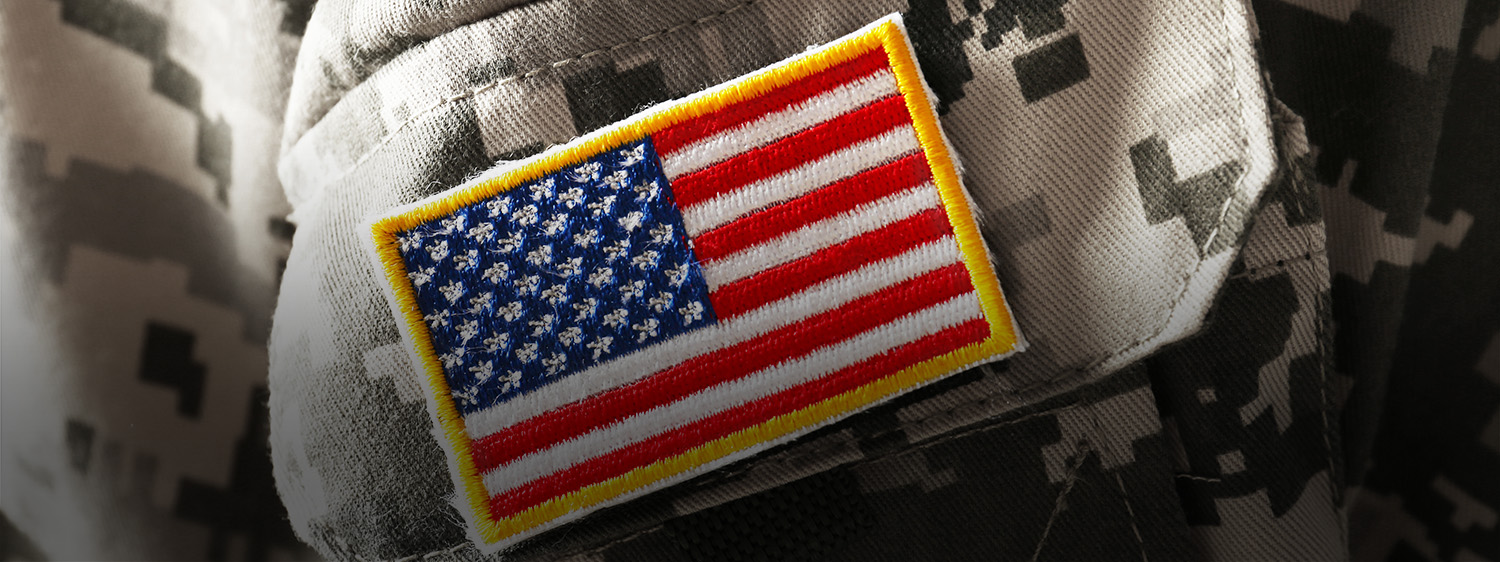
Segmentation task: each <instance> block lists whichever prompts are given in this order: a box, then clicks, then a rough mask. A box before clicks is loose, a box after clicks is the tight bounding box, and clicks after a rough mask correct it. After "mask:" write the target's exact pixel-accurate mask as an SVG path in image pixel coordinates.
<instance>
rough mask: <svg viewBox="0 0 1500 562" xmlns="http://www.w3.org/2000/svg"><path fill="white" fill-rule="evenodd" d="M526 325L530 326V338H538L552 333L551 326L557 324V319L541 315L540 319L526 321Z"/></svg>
mask: <svg viewBox="0 0 1500 562" xmlns="http://www.w3.org/2000/svg"><path fill="white" fill-rule="evenodd" d="M526 324H527V325H528V326H531V336H532V337H540V336H542V335H545V334H546V333H547V332H551V331H552V326H553V325H554V324H557V318H556V317H554V316H552V315H551V314H543V315H542V317H541V318H538V319H536V320H531V321H528V322H526Z"/></svg>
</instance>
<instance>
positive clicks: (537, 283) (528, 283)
mask: <svg viewBox="0 0 1500 562" xmlns="http://www.w3.org/2000/svg"><path fill="white" fill-rule="evenodd" d="M515 285H516V292H518V293H520V294H523V295H535V294H536V292H537V290H538V289H540V288H541V287H542V278H541V276H538V275H527V276H525V277H522V278H520V279H517V280H516V281H515Z"/></svg>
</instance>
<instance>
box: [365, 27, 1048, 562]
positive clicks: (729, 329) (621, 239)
mask: <svg viewBox="0 0 1500 562" xmlns="http://www.w3.org/2000/svg"><path fill="white" fill-rule="evenodd" d="M970 205H971V204H970V202H969V200H968V198H967V195H966V194H965V193H964V191H963V188H962V186H961V184H960V183H959V178H958V173H957V170H956V167H955V165H954V162H953V160H952V157H951V154H950V149H949V148H948V146H947V144H946V141H945V140H944V137H943V134H942V131H941V130H940V129H939V125H938V121H937V115H936V113H935V112H934V110H933V106H932V96H931V94H930V93H929V92H928V91H927V90H926V89H925V86H924V85H923V82H922V78H921V74H920V71H919V69H918V68H917V66H916V63H915V60H914V59H913V57H912V49H911V46H910V44H909V42H908V40H907V37H906V33H905V30H904V29H903V27H902V24H901V20H900V17H899V15H893V16H889V17H887V18H885V19H882V20H880V21H877V22H875V23H874V24H871V25H870V26H867V27H866V28H864V29H862V30H860V31H858V32H856V33H854V34H852V35H849V36H847V37H845V38H843V39H840V40H838V41H836V42H834V43H831V44H829V45H827V46H824V47H822V48H818V49H814V50H810V51H808V52H806V53H804V54H801V55H798V56H796V57H794V58H792V59H790V60H787V61H783V62H781V63H779V64H776V65H774V66H771V67H769V68H766V69H763V70H761V71H758V72H756V73H753V74H751V75H748V76H745V77H742V78H740V79H737V80H735V81H733V82H730V83H727V84H724V85H722V86H719V87H716V88H713V89H711V90H707V91H705V92H702V93H699V94H696V95H694V96H691V97H689V98H686V99H683V100H678V101H674V102H669V103H666V104H662V105H659V106H656V107H653V108H651V109H648V110H646V111H645V112H643V113H641V114H639V115H636V116H634V117H632V118H630V119H628V120H626V121H624V122H622V123H619V124H617V125H614V126H612V127H609V128H607V129H605V130H601V131H597V132H594V133H591V134H589V135H587V136H584V137H582V138H580V139H578V140H576V141H574V142H572V143H569V144H567V145H565V146H561V147H556V148H553V149H551V150H548V151H547V152H545V153H543V154H540V155H538V156H536V157H533V158H531V159H528V160H526V161H524V162H521V163H519V164H517V165H515V166H514V167H512V168H509V169H507V170H505V171H504V172H502V173H500V174H499V175H496V176H494V177H492V178H490V179H488V180H484V181H481V182H478V183H474V184H471V185H467V186H464V187H461V188H459V189H455V190H452V191H449V192H447V193H443V194H440V195H438V196H435V197H433V198H430V199H428V200H425V201H422V202H419V203H417V204H414V205H410V206H407V207H403V208H400V209H397V210H395V211H394V212H392V213H391V214H389V215H387V216H385V217H383V218H380V219H378V220H376V221H375V222H374V223H373V225H372V231H373V240H374V249H375V255H376V256H377V259H378V261H379V265H380V268H381V269H382V271H383V273H384V275H385V276H386V279H387V281H388V285H389V289H390V291H389V295H390V297H391V302H392V307H393V310H394V311H395V313H396V314H397V316H398V318H399V319H400V320H402V321H401V322H399V323H398V324H400V325H401V326H402V332H403V337H404V338H406V341H407V343H408V346H409V348H410V350H411V352H412V355H413V357H414V358H415V361H416V364H417V365H418V367H419V368H420V369H421V370H422V371H423V375H424V379H425V381H426V384H427V387H428V389H429V391H430V392H429V400H428V402H429V405H430V407H431V411H432V413H433V419H434V420H435V423H436V424H437V427H438V430H439V432H440V433H441V434H442V435H443V437H444V439H445V440H446V442H445V443H443V445H444V448H445V449H446V452H447V454H448V457H449V461H450V462H449V465H450V471H451V472H452V476H453V478H454V482H455V486H456V489H457V490H458V491H459V500H460V503H461V505H460V510H461V511H463V512H464V514H465V516H466V517H467V519H468V521H469V523H470V526H471V531H472V533H471V534H472V535H473V537H474V539H475V540H476V542H478V543H479V544H480V545H481V546H484V547H486V550H498V549H500V548H504V547H507V546H510V545H513V544H515V543H516V542H518V541H520V540H522V539H524V538H526V537H529V536H532V535H534V534H536V533H538V532H541V531H543V530H545V529H548V528H551V527H555V526H557V525H559V524H561V523H564V522H566V521H569V520H572V519H576V518H578V517H581V516H582V515H584V514H586V513H588V512H590V511H593V510H595V509H598V508H600V507H603V506H605V505H609V504H614V503H619V502H621V501H624V500H626V499H629V498H631V497H635V496H638V495H640V494H643V493H646V492H648V491H651V490H654V489H659V488H661V487H663V486H667V485H670V484H672V483H675V482H680V481H683V480H685V479H687V478H690V477H692V476H695V475H698V474H702V473H704V472H706V471H709V470H712V469H714V468H718V467H721V466H724V465H725V464H728V463H729V462H732V461H734V460H738V459H741V458H745V457H747V456H749V455H751V454H753V453H755V452H757V451H760V450H764V449H765V448H767V447H770V446H772V445H774V444H777V443H781V442H785V441H786V440H789V439H792V438H794V437H796V436H798V435H801V434H804V433H806V432H808V431H811V430H812V429H815V428H817V427H820V426H823V425H826V424H828V423H831V422H833V421H836V420H838V419H841V418H843V417H846V416H848V415H850V414H852V413H854V412H857V411H859V410H862V409H865V408H867V407H869V406H871V405H874V404H876V403H879V402H882V401H885V400H887V399H890V398H891V397H893V396H896V395H898V394H900V393H902V392H905V391H908V390H910V389H913V388H916V387H918V386H920V385H922V384H925V383H928V382H931V381H933V380H935V379H937V378H940V377H943V376H945V375H948V374H951V373H954V372H957V371H959V370H962V369H963V368H966V367H968V366H972V365H976V364H980V363H984V362H989V361H993V360H997V359H999V358H1002V357H1004V356H1006V355H1009V354H1010V353H1012V352H1014V351H1016V350H1017V349H1018V347H1019V340H1018V336H1017V332H1016V329H1015V326H1014V325H1013V322H1012V319H1011V316H1010V311H1009V308H1008V306H1007V305H1006V303H1005V300H1004V297H1003V296H1002V294H1001V292H1000V286H999V282H998V281H997V280H996V278H995V273H994V269H993V266H992V265H991V264H990V262H989V258H988V255H987V253H986V250H985V247H984V245H983V242H982V240H981V238H980V236H979V231H978V226H977V225H976V224H975V219H974V214H973V211H972V208H971V207H970Z"/></svg>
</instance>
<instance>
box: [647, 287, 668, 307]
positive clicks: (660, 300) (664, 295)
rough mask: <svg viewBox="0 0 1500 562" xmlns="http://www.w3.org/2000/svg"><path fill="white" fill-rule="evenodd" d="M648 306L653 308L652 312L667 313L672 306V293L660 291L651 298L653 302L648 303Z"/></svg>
mask: <svg viewBox="0 0 1500 562" xmlns="http://www.w3.org/2000/svg"><path fill="white" fill-rule="evenodd" d="M646 304H648V305H650V306H651V310H655V311H657V312H666V310H667V309H668V308H670V307H671V306H672V293H668V292H666V291H660V292H658V293H656V296H654V297H651V300H649V301H647V302H646Z"/></svg>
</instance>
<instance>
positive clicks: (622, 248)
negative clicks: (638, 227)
mask: <svg viewBox="0 0 1500 562" xmlns="http://www.w3.org/2000/svg"><path fill="white" fill-rule="evenodd" d="M628 251H630V241H629V240H616V241H615V242H614V243H613V244H610V245H608V246H605V247H604V260H605V261H608V262H613V261H615V260H617V259H620V256H623V255H625V252H628Z"/></svg>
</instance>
